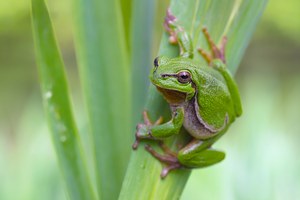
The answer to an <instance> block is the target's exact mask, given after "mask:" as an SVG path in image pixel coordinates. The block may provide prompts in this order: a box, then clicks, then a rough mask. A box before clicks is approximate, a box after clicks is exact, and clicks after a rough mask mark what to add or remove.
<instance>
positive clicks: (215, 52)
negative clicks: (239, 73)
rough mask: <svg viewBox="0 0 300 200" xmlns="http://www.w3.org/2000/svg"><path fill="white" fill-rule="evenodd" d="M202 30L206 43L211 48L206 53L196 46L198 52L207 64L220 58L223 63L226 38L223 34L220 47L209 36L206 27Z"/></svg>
mask: <svg viewBox="0 0 300 200" xmlns="http://www.w3.org/2000/svg"><path fill="white" fill-rule="evenodd" d="M202 32H203V33H204V36H205V38H206V40H207V42H208V45H209V47H210V49H211V53H207V52H206V51H205V50H203V49H201V48H198V52H199V53H200V54H201V55H202V56H203V58H204V59H205V60H206V61H207V63H208V64H210V63H211V62H212V61H213V60H214V59H220V60H222V62H223V63H226V60H225V46H226V43H227V38H226V36H224V37H223V38H222V42H221V45H220V47H218V46H217V45H216V44H215V43H214V42H213V40H212V38H211V37H210V35H209V33H208V31H207V28H203V29H202Z"/></svg>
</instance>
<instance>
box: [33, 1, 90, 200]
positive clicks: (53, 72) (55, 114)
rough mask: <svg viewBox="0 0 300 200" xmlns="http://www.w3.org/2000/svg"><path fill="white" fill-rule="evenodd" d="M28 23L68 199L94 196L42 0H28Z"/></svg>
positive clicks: (62, 72) (61, 66) (62, 71)
mask: <svg viewBox="0 0 300 200" xmlns="http://www.w3.org/2000/svg"><path fill="white" fill-rule="evenodd" d="M32 23H33V33H34V40H35V47H36V48H35V49H36V59H37V64H38V70H39V76H40V80H41V88H42V93H43V99H44V106H45V111H46V115H47V119H48V123H49V126H50V129H51V133H52V139H53V143H54V147H55V150H56V153H57V158H58V161H59V164H60V167H61V170H62V174H63V177H64V182H65V185H66V188H67V192H68V195H69V198H70V199H78V200H80V199H95V196H94V193H93V191H92V189H91V184H90V181H89V179H88V173H87V170H86V166H85V162H84V160H83V157H82V148H81V144H80V138H79V135H78V132H77V129H76V126H75V124H74V119H73V115H72V110H71V106H70V100H69V95H68V87H67V82H66V77H65V71H64V64H63V61H62V59H61V56H60V53H59V50H58V47H57V44H56V40H55V37H54V33H53V29H52V25H51V21H50V17H49V14H48V11H47V8H46V5H45V2H44V0H32Z"/></svg>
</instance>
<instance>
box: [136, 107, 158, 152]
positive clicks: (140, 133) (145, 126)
mask: <svg viewBox="0 0 300 200" xmlns="http://www.w3.org/2000/svg"><path fill="white" fill-rule="evenodd" d="M143 118H144V123H140V124H138V125H137V126H136V132H135V142H134V143H133V145H132V148H133V149H134V150H135V149H137V148H138V146H139V143H140V140H141V139H154V138H153V137H152V135H151V130H150V127H151V126H156V125H159V124H161V123H162V120H163V119H162V117H160V118H158V120H156V122H154V123H152V122H151V120H150V118H149V115H148V112H147V111H144V112H143Z"/></svg>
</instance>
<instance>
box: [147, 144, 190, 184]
mask: <svg viewBox="0 0 300 200" xmlns="http://www.w3.org/2000/svg"><path fill="white" fill-rule="evenodd" d="M145 149H146V150H147V151H148V152H149V153H150V154H151V155H152V156H153V157H155V158H156V159H157V160H159V161H160V162H162V163H165V164H166V166H165V167H164V168H163V170H162V171H161V174H160V177H161V178H162V179H163V178H165V177H166V176H167V175H168V174H169V172H170V171H172V170H175V169H180V168H184V167H183V165H182V164H180V162H179V161H178V159H177V156H176V155H174V154H164V155H161V154H159V153H157V152H156V151H155V150H154V149H153V148H152V147H151V146H150V145H146V146H145Z"/></svg>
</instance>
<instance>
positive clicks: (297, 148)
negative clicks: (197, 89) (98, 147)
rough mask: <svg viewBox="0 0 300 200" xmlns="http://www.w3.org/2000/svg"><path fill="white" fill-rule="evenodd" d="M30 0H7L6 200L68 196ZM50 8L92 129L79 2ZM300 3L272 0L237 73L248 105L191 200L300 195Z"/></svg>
mask: <svg viewBox="0 0 300 200" xmlns="http://www.w3.org/2000/svg"><path fill="white" fill-rule="evenodd" d="M29 8H30V4H29V1H28V0H26V1H17V0H10V1H5V0H0V92H1V96H0V177H1V181H0V199H1V200H2V199H4V200H6V199H8V200H11V199H13V200H15V199H16V200H17V199H25V200H26V199H30V200H32V199H66V197H65V194H64V190H63V186H62V181H61V178H60V174H59V170H58V166H57V163H56V158H55V154H54V151H53V148H52V144H51V138H50V135H49V133H48V130H47V126H46V124H45V119H44V114H43V108H42V105H41V102H42V100H41V96H40V91H39V83H38V77H37V72H36V66H35V60H34V48H33V40H32V33H31V25H30V9H29ZM49 8H50V11H51V16H52V19H53V22H54V25H55V29H56V33H57V37H58V40H59V44H60V47H61V50H62V53H63V56H64V59H65V61H66V66H67V70H68V79H69V82H70V86H71V90H72V99H73V105H74V107H75V114H76V119H77V121H78V122H79V127H80V128H81V129H84V125H85V119H86V117H85V115H84V112H83V111H82V107H83V106H82V98H81V94H80V83H79V82H78V78H77V68H76V62H75V55H74V50H73V49H74V48H73V40H72V37H73V36H72V18H71V16H72V14H71V8H70V2H69V1H58V0H52V1H49ZM299 8H300V1H298V0H288V1H286V2H284V3H283V1H280V0H270V1H269V4H268V6H267V8H266V11H265V13H264V14H263V16H262V19H261V21H260V23H259V24H258V26H257V30H256V32H255V34H254V37H253V39H252V41H251V44H250V45H249V48H248V49H247V51H246V53H245V56H244V59H243V61H242V63H241V65H240V68H239V70H238V72H237V74H236V79H237V81H238V85H239V88H240V91H241V95H242V102H243V106H244V114H243V116H242V117H241V118H239V119H238V120H237V122H236V123H235V124H234V125H233V126H232V127H231V129H230V131H229V132H228V133H227V134H226V135H225V136H224V137H223V138H222V139H221V140H220V141H219V142H218V143H217V144H216V145H215V147H216V148H218V149H223V150H225V151H226V152H227V157H226V159H225V161H223V162H222V163H221V164H218V165H216V166H213V167H210V168H206V169H201V170H194V171H193V173H192V176H191V178H190V180H189V182H188V183H187V187H186V189H185V191H184V193H183V196H182V199H195V200H196V199H197V200H198V199H243V200H244V199H255V200H257V199H262V200H265V199H300V159H299V153H300V122H299V121H300V20H299V19H300V11H299ZM158 34H160V32H158ZM229 39H230V38H229ZM156 43H157V42H156ZM81 134H84V131H81ZM83 136H84V135H83Z"/></svg>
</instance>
